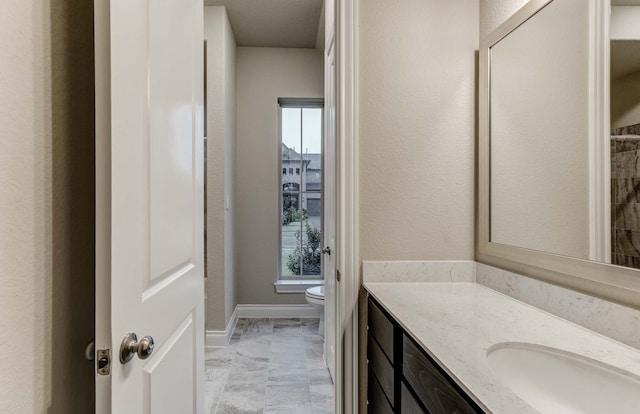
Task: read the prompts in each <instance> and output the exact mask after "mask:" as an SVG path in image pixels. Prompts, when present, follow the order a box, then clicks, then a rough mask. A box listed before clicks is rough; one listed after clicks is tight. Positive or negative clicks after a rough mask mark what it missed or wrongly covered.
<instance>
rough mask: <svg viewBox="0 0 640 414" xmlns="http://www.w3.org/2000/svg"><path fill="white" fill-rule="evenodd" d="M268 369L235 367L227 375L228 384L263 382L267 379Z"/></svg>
mask: <svg viewBox="0 0 640 414" xmlns="http://www.w3.org/2000/svg"><path fill="white" fill-rule="evenodd" d="M268 372H269V371H268V370H267V369H266V368H262V369H247V368H238V367H233V368H231V370H230V371H229V375H228V377H227V384H229V385H242V384H263V383H265V382H266V381H267V378H268Z"/></svg>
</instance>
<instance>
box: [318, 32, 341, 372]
mask: <svg viewBox="0 0 640 414" xmlns="http://www.w3.org/2000/svg"><path fill="white" fill-rule="evenodd" d="M332 39H333V38H332ZM334 56H335V53H334V47H333V40H331V42H330V44H329V45H328V47H327V56H326V60H325V116H324V119H325V139H324V149H323V151H324V175H325V176H324V179H323V183H324V190H323V197H324V229H323V233H322V234H323V235H324V244H325V246H327V247H329V248H330V249H331V250H330V251H331V254H330V255H327V254H325V255H324V262H323V263H324V269H323V275H324V286H325V296H324V297H325V301H324V319H325V324H324V326H325V340H324V355H325V361H326V363H327V367H328V368H329V372H330V373H331V378H333V379H334V382H335V374H336V328H337V327H338V326H339V325H340V324H339V323H337V314H336V305H337V303H338V301H337V299H336V298H337V296H336V295H337V294H338V289H337V287H336V255H337V254H338V250H337V249H336V103H335V98H336V93H335V57H334Z"/></svg>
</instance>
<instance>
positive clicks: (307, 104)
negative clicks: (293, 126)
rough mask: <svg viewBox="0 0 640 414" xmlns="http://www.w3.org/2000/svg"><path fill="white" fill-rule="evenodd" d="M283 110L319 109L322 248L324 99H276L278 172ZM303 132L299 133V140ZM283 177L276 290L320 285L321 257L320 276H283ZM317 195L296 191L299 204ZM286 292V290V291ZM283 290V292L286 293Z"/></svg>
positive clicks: (279, 180) (279, 196) (279, 203)
mask: <svg viewBox="0 0 640 414" xmlns="http://www.w3.org/2000/svg"><path fill="white" fill-rule="evenodd" d="M284 108H297V109H301V110H302V109H309V108H311V109H321V120H320V140H321V142H320V146H321V148H322V155H321V157H320V159H321V167H320V168H321V185H320V191H319V194H320V200H321V205H320V234H321V242H320V246H321V247H322V246H324V178H325V177H324V120H325V113H324V99H323V98H278V163H279V164H280V166H279V169H278V171H280V170H281V169H282V168H283V167H282V110H283V109H284ZM301 128H302V124H301ZM302 134H303V132H302V131H301V135H300V136H301V139H302V136H303V135H302ZM299 168H300V175H299V177H301V178H300V179H302V176H303V174H302V170H303V169H302V165H300V167H299ZM284 176H285V175H283V174H278V217H277V220H278V221H277V223H278V268H277V274H276V288H277V286H278V285H279V284H292V285H293V284H298V283H300V282H302V283H304V282H308V283H310V282H313V283H311V285H317V284H322V283H323V281H324V275H323V274H322V262H323V261H324V257H323V256H321V257H322V258H321V264H320V269H321V270H320V272H321V273H320V275H308V276H305V275H295V276H283V275H282V268H283V257H282V202H283V193H284V191H283V187H282V185H283V180H282V179H283V178H284ZM308 192H311V193H316V194H317V193H318V192H316V191H304V192H303V191H302V190H301V189H300V190H298V192H297V193H298V196H299V197H300V202H302V195H303V194H305V193H308ZM287 290H288V289H287ZM287 290H285V292H286V291H287ZM297 291H298V289H293V290H291V293H296V292H297Z"/></svg>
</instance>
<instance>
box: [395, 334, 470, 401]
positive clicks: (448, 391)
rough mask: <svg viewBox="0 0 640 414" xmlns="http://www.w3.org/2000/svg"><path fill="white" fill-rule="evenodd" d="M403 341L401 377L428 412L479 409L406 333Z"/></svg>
mask: <svg viewBox="0 0 640 414" xmlns="http://www.w3.org/2000/svg"><path fill="white" fill-rule="evenodd" d="M402 342H403V344H402V349H403V351H402V377H403V378H405V379H406V381H407V383H408V384H409V386H410V387H411V388H412V389H413V391H414V392H415V393H416V395H417V396H418V398H419V399H420V400H421V401H422V402H423V403H424V405H425V406H426V407H427V408H428V409H429V412H430V413H431V414H452V413H459V414H476V413H481V412H482V411H479V410H476V409H475V408H474V407H472V406H471V405H470V404H469V403H468V402H467V401H466V398H465V397H463V396H462V394H461V393H460V392H459V391H458V390H456V387H455V386H454V385H453V382H452V381H451V379H449V378H446V377H445V376H444V375H443V374H442V373H440V370H441V369H440V368H439V367H438V366H437V365H435V363H434V362H433V361H432V360H431V359H430V358H429V357H428V356H427V355H426V354H425V353H424V352H423V351H422V350H421V349H420V348H418V347H417V346H416V344H414V343H413V340H411V339H410V338H409V337H408V336H407V335H406V334H404V338H403V341H402Z"/></svg>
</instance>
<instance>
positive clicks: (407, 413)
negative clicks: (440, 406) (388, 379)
mask: <svg viewBox="0 0 640 414" xmlns="http://www.w3.org/2000/svg"><path fill="white" fill-rule="evenodd" d="M401 388H402V389H401V391H400V392H401V393H402V398H401V399H400V401H401V404H400V407H402V408H401V410H400V411H401V412H402V414H428V413H427V412H426V411H425V410H424V409H423V408H422V406H420V403H419V402H418V400H416V399H415V397H414V396H413V395H412V394H411V391H409V389H408V388H407V386H406V385H404V383H402V385H401Z"/></svg>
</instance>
